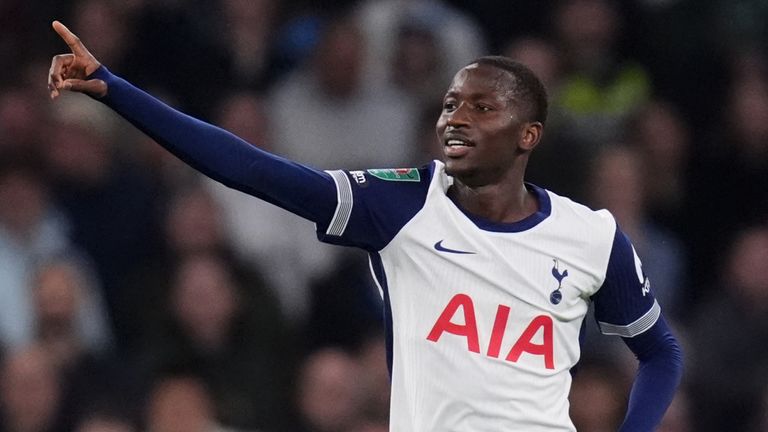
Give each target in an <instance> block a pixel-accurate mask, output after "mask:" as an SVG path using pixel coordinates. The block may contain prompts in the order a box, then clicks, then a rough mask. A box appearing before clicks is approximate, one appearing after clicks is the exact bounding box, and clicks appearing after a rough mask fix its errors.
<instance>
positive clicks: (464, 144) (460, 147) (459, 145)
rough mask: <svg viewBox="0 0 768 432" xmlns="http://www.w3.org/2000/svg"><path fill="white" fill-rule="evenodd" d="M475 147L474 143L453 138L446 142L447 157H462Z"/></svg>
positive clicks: (464, 139)
mask: <svg viewBox="0 0 768 432" xmlns="http://www.w3.org/2000/svg"><path fill="white" fill-rule="evenodd" d="M474 146H475V145H474V143H472V141H470V140H468V139H466V138H454V137H451V138H447V139H446V140H445V141H444V152H445V155H446V156H447V157H461V156H464V155H465V154H467V152H469V149H470V148H472V147H474Z"/></svg>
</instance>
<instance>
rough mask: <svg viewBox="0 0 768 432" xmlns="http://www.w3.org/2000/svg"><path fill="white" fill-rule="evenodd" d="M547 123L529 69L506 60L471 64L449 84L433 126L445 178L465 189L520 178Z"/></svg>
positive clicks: (542, 94)
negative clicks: (455, 179) (455, 180)
mask: <svg viewBox="0 0 768 432" xmlns="http://www.w3.org/2000/svg"><path fill="white" fill-rule="evenodd" d="M546 117H547V95H546V91H545V89H544V86H543V85H542V84H541V81H540V80H539V79H538V78H537V77H536V75H535V74H534V73H533V72H531V71H530V69H528V68H527V67H526V66H524V65H522V64H521V63H518V62H515V61H513V60H511V59H509V58H506V57H497V56H489V57H481V58H479V59H477V60H475V61H474V62H472V63H470V64H469V65H468V66H466V67H464V68H463V69H461V70H460V71H459V72H458V73H457V74H456V76H455V77H454V78H453V82H452V83H451V86H450V87H449V88H448V91H447V92H446V94H445V98H444V100H443V111H442V114H441V115H440V118H439V119H438V121H437V134H438V137H439V139H440V141H441V142H442V143H443V154H444V156H445V163H446V170H447V172H448V174H450V175H453V176H455V177H458V178H460V179H461V180H462V182H464V183H465V184H467V185H469V186H480V185H484V184H489V183H495V182H498V181H500V180H501V178H502V177H504V176H508V175H510V174H512V172H513V171H517V172H518V174H522V171H524V169H525V164H526V162H527V157H528V154H529V153H530V151H531V150H533V148H534V147H536V145H537V144H538V142H539V140H540V139H541V134H542V131H543V127H544V123H545V122H546Z"/></svg>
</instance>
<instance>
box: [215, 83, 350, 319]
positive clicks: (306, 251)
mask: <svg viewBox="0 0 768 432" xmlns="http://www.w3.org/2000/svg"><path fill="white" fill-rule="evenodd" d="M265 104H266V102H265V101H264V100H263V99H261V98H259V97H258V96H256V95H253V94H249V93H245V92H239V93H233V94H232V95H231V96H230V97H228V98H226V99H225V100H224V102H223V104H222V105H221V107H219V109H218V113H217V115H216V119H217V124H219V125H220V126H222V127H224V128H225V129H227V130H229V131H232V132H233V133H235V134H236V135H238V136H240V137H241V138H243V139H244V140H246V141H248V142H250V143H252V144H253V145H256V146H258V147H259V148H262V149H264V150H272V147H273V141H272V125H271V122H270V118H269V116H268V115H267V112H266V110H265ZM204 186H205V189H206V190H207V191H208V192H209V193H210V194H211V196H212V198H213V199H214V200H215V203H216V204H217V205H218V207H219V208H220V211H221V215H220V216H221V225H222V229H223V230H224V231H225V232H224V233H222V234H224V235H225V236H226V240H227V242H228V243H229V244H231V245H232V247H233V248H234V250H235V252H236V253H237V254H238V256H239V257H240V258H242V259H243V260H245V262H247V263H248V264H249V265H251V266H253V267H254V268H257V269H259V270H260V272H261V273H262V274H263V275H264V277H265V279H266V282H267V286H268V287H270V288H271V289H272V290H273V295H274V297H275V298H277V299H278V300H279V301H280V307H281V310H282V312H283V314H284V315H285V317H286V318H288V319H289V320H290V321H291V323H292V324H294V325H296V326H299V325H301V324H304V321H305V320H306V318H307V312H308V309H309V295H310V293H309V290H310V288H309V285H310V281H311V280H312V279H313V278H316V277H320V276H321V275H323V274H325V273H326V272H327V271H328V269H329V268H330V267H331V265H332V263H333V262H334V261H335V257H336V256H337V255H338V254H339V250H338V248H336V247H334V246H330V245H327V244H324V243H320V242H319V241H318V240H317V238H316V237H315V235H314V224H312V222H309V221H307V220H305V219H302V218H300V217H298V216H296V215H294V214H293V213H289V212H287V211H285V210H283V209H281V208H279V207H276V206H274V205H272V204H270V203H267V202H265V201H262V200H259V199H256V198H253V197H249V196H246V195H245V194H243V193H242V192H240V191H237V190H234V189H230V188H228V187H226V186H224V185H222V184H220V183H218V182H215V181H213V180H206V181H205V184H204Z"/></svg>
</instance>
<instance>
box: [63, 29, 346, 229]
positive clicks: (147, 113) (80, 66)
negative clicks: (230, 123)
mask: <svg viewBox="0 0 768 432" xmlns="http://www.w3.org/2000/svg"><path fill="white" fill-rule="evenodd" d="M53 28H54V30H55V31H56V32H57V33H58V34H59V35H60V36H61V37H62V39H63V40H64V41H65V42H66V43H67V45H68V46H69V48H70V50H71V51H72V52H71V53H69V54H61V55H57V56H55V57H54V58H53V60H52V64H51V69H50V72H49V76H48V88H49V90H50V95H51V98H52V99H55V98H56V97H58V96H59V95H60V92H61V91H63V90H68V91H73V92H80V93H84V94H87V95H89V96H91V97H93V98H95V99H97V100H99V101H101V102H103V103H104V104H106V105H107V106H109V107H110V108H112V109H113V110H115V111H116V112H117V113H118V114H120V115H121V116H123V117H124V118H125V119H126V120H128V121H129V122H131V123H132V124H133V125H134V126H136V127H137V128H138V129H140V130H141V131H142V132H144V133H146V134H147V135H149V136H150V137H152V138H153V139H154V140H155V141H157V142H158V143H159V144H161V145H162V146H163V147H165V148H166V149H167V150H169V151H170V152H171V153H173V154H174V155H176V156H177V157H179V158H180V159H182V160H183V161H184V162H186V163H187V164H189V165H190V166H192V167H193V168H195V169H197V170H198V171H200V172H202V173H203V174H205V175H207V176H209V177H211V178H213V179H215V180H217V181H220V182H221V183H223V184H225V185H227V186H229V187H232V188H235V189H238V190H240V191H243V192H245V193H248V194H250V195H253V196H256V197H258V198H261V199H263V200H265V201H268V202H270V203H272V204H275V205H278V206H280V207H282V208H284V209H286V210H288V211H291V212H293V213H296V214H298V215H299V216H302V217H304V218H307V219H309V220H311V221H314V222H315V223H317V224H318V225H320V226H325V225H326V224H327V223H328V222H329V221H330V220H331V218H332V217H333V213H334V211H335V209H336V188H335V186H334V182H333V179H332V178H331V176H330V175H329V174H327V173H325V172H323V171H319V170H315V169H312V168H309V167H306V166H303V165H300V164H297V163H295V162H291V161H289V160H286V159H284V158H280V157H278V156H275V155H272V154H270V153H267V152H265V151H263V150H260V149H258V148H256V147H255V146H253V145H251V144H249V143H247V142H245V141H243V140H242V139H240V138H238V137H237V136H235V135H233V134H231V133H229V132H227V131H225V130H223V129H220V128H218V127H215V126H212V125H210V124H207V123H205V122H202V121H200V120H197V119H195V118H193V117H190V116H188V115H186V114H183V113H181V112H179V111H177V110H175V109H173V108H171V107H169V106H168V105H166V104H164V103H162V102H160V101H159V100H157V99H156V98H154V97H152V96H151V95H149V94H147V93H145V92H144V91H142V90H140V89H138V88H136V87H134V86H133V85H131V84H130V83H128V82H127V81H125V80H123V79H121V78H119V77H117V76H115V75H113V74H112V73H110V72H109V71H108V70H107V68H106V67H104V66H102V65H101V64H100V63H99V62H98V61H97V60H96V58H95V57H94V56H93V55H92V54H91V53H90V52H89V51H88V50H87V49H86V48H85V46H84V45H83V43H82V42H81V41H80V39H79V38H77V36H75V35H74V34H73V33H72V32H71V31H70V30H69V29H67V28H66V27H65V26H64V25H63V24H61V23H60V22H58V21H54V22H53Z"/></svg>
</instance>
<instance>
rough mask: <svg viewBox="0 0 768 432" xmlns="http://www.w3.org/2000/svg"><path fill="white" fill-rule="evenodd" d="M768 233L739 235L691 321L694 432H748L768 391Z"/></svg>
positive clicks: (752, 230) (756, 228)
mask: <svg viewBox="0 0 768 432" xmlns="http://www.w3.org/2000/svg"><path fill="white" fill-rule="evenodd" d="M766 251H768V228H766V227H765V226H753V227H751V228H748V229H746V230H744V231H742V232H740V233H739V235H738V236H736V237H735V239H734V241H733V242H732V243H731V244H730V247H729V250H728V253H727V254H725V255H723V258H722V267H723V268H722V271H721V272H720V277H719V278H718V279H717V283H718V287H717V289H715V290H712V291H711V294H710V296H709V297H708V298H707V301H706V302H705V303H704V304H703V305H702V306H701V307H699V308H698V309H697V310H696V314H695V316H694V320H693V321H692V324H693V326H692V330H691V336H692V339H691V342H692V344H693V348H694V352H695V355H694V356H692V357H691V361H690V363H691V367H690V369H691V377H692V387H691V389H692V393H691V395H692V397H693V402H694V406H695V414H694V418H695V419H696V423H697V424H696V427H695V430H697V431H702V432H708V431H713V432H714V431H723V430H747V427H748V425H749V424H750V422H752V421H754V420H755V417H756V415H757V414H758V413H760V410H759V408H760V396H761V392H762V391H763V390H764V389H765V387H766V385H768V368H767V367H766V365H768V345H766V344H765V343H763V341H766V340H768V324H766V323H768V273H767V272H766V271H764V270H765V269H768V253H766Z"/></svg>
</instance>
